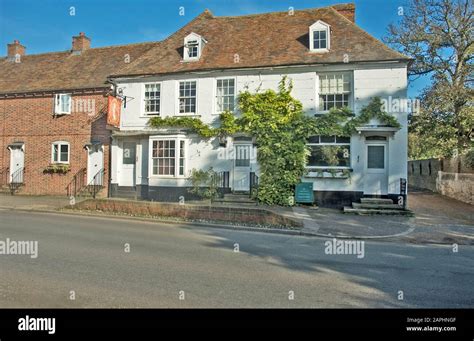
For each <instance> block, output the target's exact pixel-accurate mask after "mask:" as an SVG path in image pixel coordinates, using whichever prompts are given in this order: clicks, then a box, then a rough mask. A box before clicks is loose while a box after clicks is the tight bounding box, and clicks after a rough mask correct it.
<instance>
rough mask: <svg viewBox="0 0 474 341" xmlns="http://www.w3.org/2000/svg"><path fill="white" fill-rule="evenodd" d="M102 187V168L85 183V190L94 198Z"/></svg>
mask: <svg viewBox="0 0 474 341" xmlns="http://www.w3.org/2000/svg"><path fill="white" fill-rule="evenodd" d="M102 187H104V169H103V168H102V169H101V170H100V171H98V172H97V173H96V174H95V175H94V177H93V178H92V180H91V181H90V182H89V183H88V184H87V187H86V188H87V191H88V192H89V193H90V195H91V196H92V197H93V198H94V199H95V196H96V195H97V193H99V191H100V190H101V189H102Z"/></svg>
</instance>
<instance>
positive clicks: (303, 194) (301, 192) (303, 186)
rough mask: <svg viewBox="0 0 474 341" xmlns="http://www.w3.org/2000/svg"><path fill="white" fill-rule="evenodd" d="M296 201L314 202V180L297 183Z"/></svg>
mask: <svg viewBox="0 0 474 341" xmlns="http://www.w3.org/2000/svg"><path fill="white" fill-rule="evenodd" d="M295 202H297V203H302V204H312V203H314V192H313V183H312V182H301V183H299V184H297V185H296V189H295Z"/></svg>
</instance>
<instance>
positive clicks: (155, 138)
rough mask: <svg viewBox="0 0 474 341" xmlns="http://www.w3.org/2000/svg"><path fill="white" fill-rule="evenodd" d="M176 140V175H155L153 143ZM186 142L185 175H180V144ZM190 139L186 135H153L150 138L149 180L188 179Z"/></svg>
mask: <svg viewBox="0 0 474 341" xmlns="http://www.w3.org/2000/svg"><path fill="white" fill-rule="evenodd" d="M164 140H174V141H175V160H174V169H175V174H174V175H159V174H153V158H152V156H153V141H164ZM180 141H184V171H183V175H179V174H178V173H179V156H178V157H176V155H178V154H177V153H176V152H178V153H179V142H180ZM187 155H188V139H187V138H186V136H185V135H153V136H150V137H149V138H148V178H149V179H151V178H153V179H186V178H187V176H186V172H187V170H188V157H187Z"/></svg>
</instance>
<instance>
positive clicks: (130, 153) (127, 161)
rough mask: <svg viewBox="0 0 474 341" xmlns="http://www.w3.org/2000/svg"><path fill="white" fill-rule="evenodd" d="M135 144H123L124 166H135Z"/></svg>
mask: <svg viewBox="0 0 474 341" xmlns="http://www.w3.org/2000/svg"><path fill="white" fill-rule="evenodd" d="M135 147H136V145H135V143H134V142H124V143H123V161H122V163H123V164H124V165H132V164H135Z"/></svg>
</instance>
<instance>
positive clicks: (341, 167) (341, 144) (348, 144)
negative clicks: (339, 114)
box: [305, 135, 352, 170]
mask: <svg viewBox="0 0 474 341" xmlns="http://www.w3.org/2000/svg"><path fill="white" fill-rule="evenodd" d="M318 136H319V143H314V142H313V143H310V142H308V143H306V145H307V146H308V147H311V146H349V166H309V165H306V167H305V168H306V169H308V170H312V169H316V170H317V169H352V167H351V165H352V151H351V150H352V138H349V142H344V143H341V142H336V139H337V137H334V142H321V135H318ZM331 136H332V135H331Z"/></svg>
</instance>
